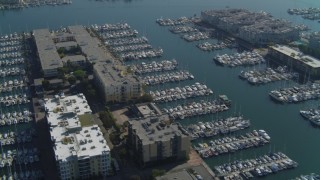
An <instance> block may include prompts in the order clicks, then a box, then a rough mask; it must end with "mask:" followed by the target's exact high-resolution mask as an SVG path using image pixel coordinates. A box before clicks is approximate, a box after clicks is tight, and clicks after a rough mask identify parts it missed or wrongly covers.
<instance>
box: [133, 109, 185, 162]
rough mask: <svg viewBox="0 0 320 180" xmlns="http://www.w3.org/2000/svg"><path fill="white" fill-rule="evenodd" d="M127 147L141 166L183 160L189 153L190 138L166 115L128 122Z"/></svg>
mask: <svg viewBox="0 0 320 180" xmlns="http://www.w3.org/2000/svg"><path fill="white" fill-rule="evenodd" d="M128 122H129V126H128V142H127V143H128V145H129V146H130V147H131V150H132V151H133V152H132V153H133V155H134V157H135V158H136V160H137V162H138V163H139V165H141V166H148V165H152V164H155V163H159V162H161V161H170V160H184V159H187V157H188V156H189V152H190V146H191V143H190V137H189V135H188V133H187V132H185V131H184V130H183V129H182V128H181V126H180V125H178V124H176V123H173V124H171V123H170V121H169V117H168V115H161V116H153V117H147V118H144V119H133V120H129V121H128Z"/></svg>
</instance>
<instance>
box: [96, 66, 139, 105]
mask: <svg viewBox="0 0 320 180" xmlns="http://www.w3.org/2000/svg"><path fill="white" fill-rule="evenodd" d="M124 68H125V67H123V66H122V65H120V64H117V63H112V62H110V61H109V62H107V61H103V62H97V63H96V64H95V65H94V67H93V74H94V78H95V81H96V85H98V87H99V89H100V91H101V92H102V94H103V96H104V100H105V101H106V102H125V101H129V100H133V99H137V98H139V97H140V96H141V95H142V92H143V91H142V83H141V82H140V81H139V79H138V78H137V77H135V76H134V75H132V74H125V69H124Z"/></svg>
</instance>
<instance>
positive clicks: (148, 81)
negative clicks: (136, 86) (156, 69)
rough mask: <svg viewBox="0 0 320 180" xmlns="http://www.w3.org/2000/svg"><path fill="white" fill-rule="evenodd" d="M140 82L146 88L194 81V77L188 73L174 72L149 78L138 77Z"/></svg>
mask: <svg viewBox="0 0 320 180" xmlns="http://www.w3.org/2000/svg"><path fill="white" fill-rule="evenodd" d="M140 79H141V80H142V82H143V83H144V84H145V85H147V86H154V85H159V84H164V83H173V82H180V81H186V80H192V79H194V76H193V75H192V74H191V73H190V72H188V71H175V72H171V73H163V74H157V75H151V76H144V77H140Z"/></svg>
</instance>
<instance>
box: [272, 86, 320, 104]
mask: <svg viewBox="0 0 320 180" xmlns="http://www.w3.org/2000/svg"><path fill="white" fill-rule="evenodd" d="M269 95H270V97H271V98H272V99H273V100H275V101H278V102H281V103H297V102H302V101H307V100H311V99H318V98H319V97H320V84H319V83H308V84H305V85H299V86H294V87H290V88H283V89H280V90H273V91H271V92H270V93H269Z"/></svg>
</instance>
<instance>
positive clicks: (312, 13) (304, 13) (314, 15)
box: [287, 7, 320, 20]
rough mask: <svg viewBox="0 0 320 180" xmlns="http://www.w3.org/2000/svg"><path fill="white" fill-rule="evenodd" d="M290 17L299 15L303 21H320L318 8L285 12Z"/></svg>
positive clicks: (295, 9) (294, 9) (319, 9)
mask: <svg viewBox="0 0 320 180" xmlns="http://www.w3.org/2000/svg"><path fill="white" fill-rule="evenodd" d="M287 12H288V13H289V14H290V15H299V16H301V17H302V18H304V19H309V20H319V19H320V8H314V7H310V8H293V9H288V11H287Z"/></svg>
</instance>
